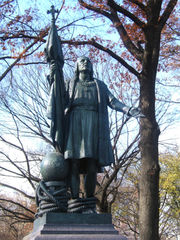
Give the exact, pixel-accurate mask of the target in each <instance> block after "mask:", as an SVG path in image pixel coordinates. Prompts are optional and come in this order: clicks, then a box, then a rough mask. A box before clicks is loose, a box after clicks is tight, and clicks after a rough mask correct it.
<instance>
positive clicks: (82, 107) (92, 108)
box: [72, 105, 97, 112]
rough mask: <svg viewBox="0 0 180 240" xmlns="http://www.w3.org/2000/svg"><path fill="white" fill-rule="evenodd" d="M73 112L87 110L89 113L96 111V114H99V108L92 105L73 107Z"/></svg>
mask: <svg viewBox="0 0 180 240" xmlns="http://www.w3.org/2000/svg"><path fill="white" fill-rule="evenodd" d="M72 110H73V111H74V110H75V111H76V110H87V111H94V112H97V108H96V107H95V106H91V105H87V106H84V105H82V106H73V107H72Z"/></svg>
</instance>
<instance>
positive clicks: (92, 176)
mask: <svg viewBox="0 0 180 240" xmlns="http://www.w3.org/2000/svg"><path fill="white" fill-rule="evenodd" d="M87 161H88V162H87V174H86V176H85V191H86V197H87V198H90V197H93V196H94V192H95V188H96V178H97V165H96V160H95V159H87Z"/></svg>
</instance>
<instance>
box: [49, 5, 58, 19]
mask: <svg viewBox="0 0 180 240" xmlns="http://www.w3.org/2000/svg"><path fill="white" fill-rule="evenodd" d="M55 13H58V10H55V8H54V5H52V6H51V10H48V11H47V14H52V21H53V22H55Z"/></svg>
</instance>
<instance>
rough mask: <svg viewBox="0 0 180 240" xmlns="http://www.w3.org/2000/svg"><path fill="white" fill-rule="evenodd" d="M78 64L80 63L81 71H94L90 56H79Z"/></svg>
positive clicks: (79, 68)
mask: <svg viewBox="0 0 180 240" xmlns="http://www.w3.org/2000/svg"><path fill="white" fill-rule="evenodd" d="M77 64H78V70H79V72H81V71H89V72H91V71H92V64H91V62H90V60H89V58H87V57H81V58H78V60H77Z"/></svg>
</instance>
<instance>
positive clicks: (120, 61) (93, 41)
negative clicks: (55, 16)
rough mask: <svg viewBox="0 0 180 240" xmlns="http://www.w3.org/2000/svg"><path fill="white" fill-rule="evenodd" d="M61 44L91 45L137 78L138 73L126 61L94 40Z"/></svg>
mask: <svg viewBox="0 0 180 240" xmlns="http://www.w3.org/2000/svg"><path fill="white" fill-rule="evenodd" d="M62 43H67V44H72V45H85V44H89V45H92V46H94V47H96V48H98V49H100V50H102V51H104V52H106V53H108V54H109V55H110V56H111V57H113V58H114V59H116V60H117V61H118V62H119V63H121V64H122V65H123V66H124V67H125V68H127V69H128V70H129V71H130V72H131V73H133V74H134V75H135V76H136V77H139V72H137V71H136V70H135V69H134V68H133V67H132V66H131V65H129V64H128V63H127V62H126V61H124V59H123V58H121V57H120V56H118V55H117V54H115V53H114V52H113V51H111V50H110V49H109V48H107V47H104V46H102V45H101V44H99V43H97V42H96V41H95V40H94V39H91V40H88V41H76V42H75V41H74V42H73V41H71V40H70V41H68V40H65V41H62Z"/></svg>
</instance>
